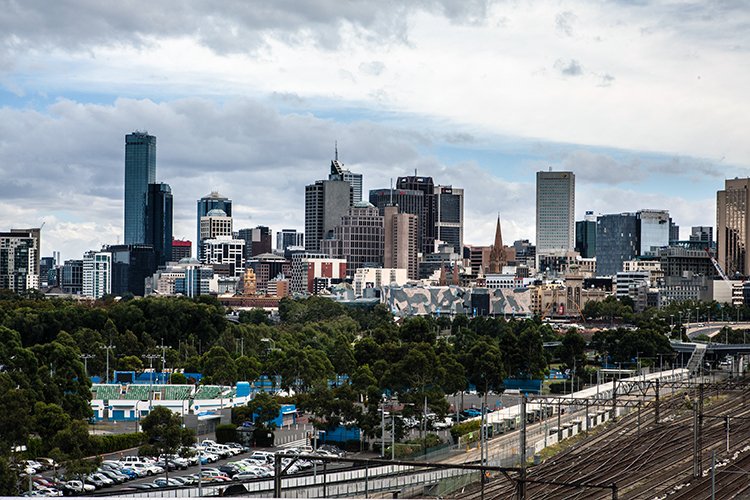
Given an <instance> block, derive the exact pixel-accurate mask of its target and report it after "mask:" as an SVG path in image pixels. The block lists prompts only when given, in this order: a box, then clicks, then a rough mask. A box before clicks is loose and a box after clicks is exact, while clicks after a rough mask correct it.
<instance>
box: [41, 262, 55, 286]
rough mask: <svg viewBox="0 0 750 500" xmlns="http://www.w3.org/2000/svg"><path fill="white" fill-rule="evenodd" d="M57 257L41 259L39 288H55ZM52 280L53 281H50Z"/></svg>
mask: <svg viewBox="0 0 750 500" xmlns="http://www.w3.org/2000/svg"><path fill="white" fill-rule="evenodd" d="M55 264H56V262H55V257H42V258H41V259H39V286H40V287H47V286H55V285H56V284H57V283H56V280H55V273H54V270H55ZM50 278H52V279H50Z"/></svg>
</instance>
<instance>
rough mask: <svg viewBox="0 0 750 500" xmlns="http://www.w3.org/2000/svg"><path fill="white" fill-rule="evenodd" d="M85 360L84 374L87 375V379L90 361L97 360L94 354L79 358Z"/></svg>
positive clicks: (83, 355) (82, 355)
mask: <svg viewBox="0 0 750 500" xmlns="http://www.w3.org/2000/svg"><path fill="white" fill-rule="evenodd" d="M78 357H79V358H81V359H82V360H83V372H84V373H85V374H86V377H88V376H89V360H90V359H92V358H95V357H96V356H94V355H93V354H81V355H80V356H78Z"/></svg>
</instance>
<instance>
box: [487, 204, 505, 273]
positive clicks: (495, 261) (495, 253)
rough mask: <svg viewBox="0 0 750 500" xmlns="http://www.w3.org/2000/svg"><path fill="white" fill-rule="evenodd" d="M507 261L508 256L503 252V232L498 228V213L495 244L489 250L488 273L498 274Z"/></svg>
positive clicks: (498, 216) (498, 215)
mask: <svg viewBox="0 0 750 500" xmlns="http://www.w3.org/2000/svg"><path fill="white" fill-rule="evenodd" d="M507 263H508V257H507V256H506V254H505V247H504V246H503V233H502V231H501V229H500V214H499V213H498V214H497V226H496V227H495V244H494V245H492V251H491V252H490V274H500V272H502V270H503V266H504V265H506V264H507Z"/></svg>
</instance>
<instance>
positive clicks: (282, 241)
mask: <svg viewBox="0 0 750 500" xmlns="http://www.w3.org/2000/svg"><path fill="white" fill-rule="evenodd" d="M304 246H305V235H304V234H303V233H298V232H297V230H296V229H282V230H281V231H278V232H277V233H276V250H277V251H279V252H284V251H286V249H287V248H289V247H304Z"/></svg>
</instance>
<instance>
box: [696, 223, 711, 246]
mask: <svg viewBox="0 0 750 500" xmlns="http://www.w3.org/2000/svg"><path fill="white" fill-rule="evenodd" d="M690 241H702V242H704V243H706V246H707V247H710V246H711V244H712V243H713V242H714V228H713V227H711V226H693V227H692V228H690Z"/></svg>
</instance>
